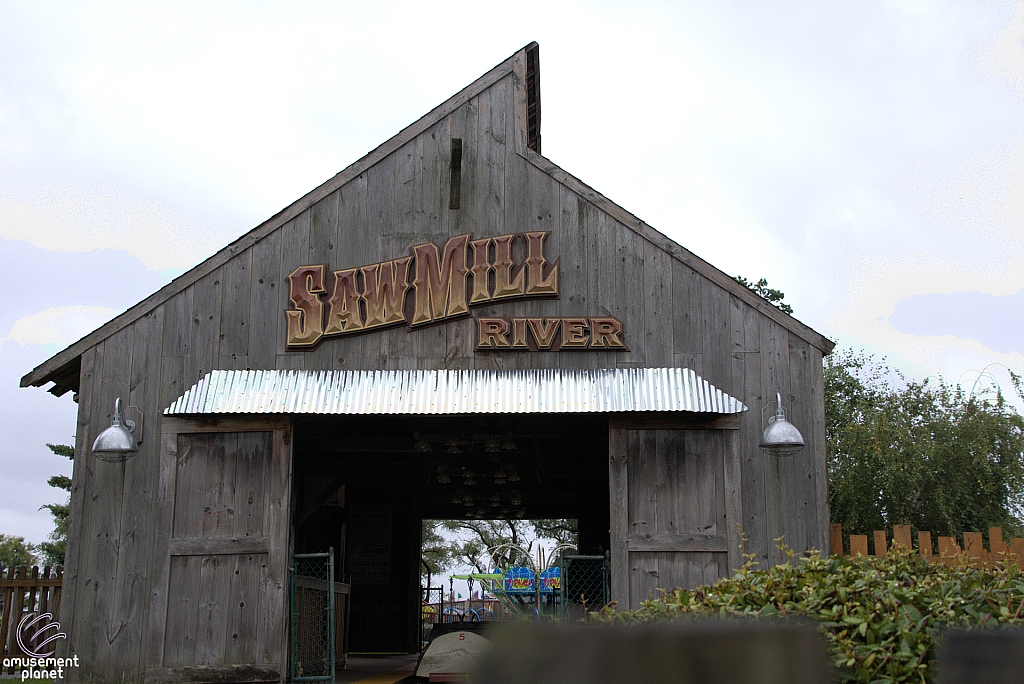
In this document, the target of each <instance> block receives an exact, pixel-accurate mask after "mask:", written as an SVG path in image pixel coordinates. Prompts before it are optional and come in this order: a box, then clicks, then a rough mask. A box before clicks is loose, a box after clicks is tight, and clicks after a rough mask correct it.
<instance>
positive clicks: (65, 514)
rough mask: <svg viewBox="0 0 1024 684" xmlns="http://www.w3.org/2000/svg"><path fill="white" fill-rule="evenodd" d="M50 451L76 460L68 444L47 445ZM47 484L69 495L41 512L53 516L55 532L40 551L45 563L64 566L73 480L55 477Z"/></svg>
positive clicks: (60, 476) (46, 506) (41, 545)
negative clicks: (60, 502) (44, 511)
mask: <svg viewBox="0 0 1024 684" xmlns="http://www.w3.org/2000/svg"><path fill="white" fill-rule="evenodd" d="M46 446H48V447H49V448H50V451H52V452H53V453H55V454H57V455H58V456H63V457H65V458H69V459H72V460H74V458H75V448H74V447H72V446H68V445H66V444H47V445H46ZM46 484H48V485H50V486H51V487H56V488H57V489H63V490H64V491H66V492H67V493H68V497H67V499H66V500H65V501H64V503H62V504H46V505H44V506H41V507H40V510H42V509H44V508H45V509H46V510H48V511H50V514H51V515H53V532H50V536H49V538H48V539H49V540H48V541H44V542H42V543H41V544H39V547H38V548H39V551H40V552H41V553H42V555H43V562H44V563H46V564H47V565H50V566H56V565H64V552H65V550H66V549H67V545H68V522H69V515H70V512H71V508H70V504H71V478H70V477H66V476H64V475H54V476H53V477H51V478H50V479H49V480H47V481H46Z"/></svg>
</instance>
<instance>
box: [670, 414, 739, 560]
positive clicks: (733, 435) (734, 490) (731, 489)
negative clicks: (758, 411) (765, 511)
mask: <svg viewBox="0 0 1024 684" xmlns="http://www.w3.org/2000/svg"><path fill="white" fill-rule="evenodd" d="M721 432H722V435H723V437H724V439H725V519H726V531H725V535H726V539H728V542H729V569H730V570H738V569H739V568H740V567H741V566H742V565H743V549H741V548H740V543H741V541H742V539H741V534H742V532H741V531H740V527H741V525H742V524H743V485H742V475H741V473H740V438H739V430H722V431H721ZM678 495H679V494H678V493H677V496H678Z"/></svg>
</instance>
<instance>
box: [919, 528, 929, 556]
mask: <svg viewBox="0 0 1024 684" xmlns="http://www.w3.org/2000/svg"><path fill="white" fill-rule="evenodd" d="M917 552H918V553H919V554H921V556H922V557H923V558H931V557H932V533H931V532H918V533H917Z"/></svg>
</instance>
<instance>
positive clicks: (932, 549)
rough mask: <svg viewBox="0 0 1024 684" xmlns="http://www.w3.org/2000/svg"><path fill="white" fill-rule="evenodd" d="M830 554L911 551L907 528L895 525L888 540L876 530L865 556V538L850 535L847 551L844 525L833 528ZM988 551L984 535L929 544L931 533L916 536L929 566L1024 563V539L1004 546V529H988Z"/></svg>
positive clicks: (865, 536)
mask: <svg viewBox="0 0 1024 684" xmlns="http://www.w3.org/2000/svg"><path fill="white" fill-rule="evenodd" d="M831 532H832V555H833V556H844V557H847V558H849V557H852V556H876V557H878V556H884V555H885V554H886V552H887V551H889V550H891V549H893V548H896V547H897V546H900V547H903V548H905V549H911V548H914V546H913V543H912V539H911V537H912V534H911V530H910V525H894V526H893V528H892V537H888V536H887V535H886V533H885V531H884V530H875V531H874V534H873V537H874V540H873V541H874V549H875V551H874V553H868V535H866V534H851V535H850V548H849V550H848V551H847V550H846V549H844V548H843V526H842V525H837V524H834V525H832V529H831ZM988 538H989V548H988V549H986V548H985V539H984V534H982V533H981V532H964V533H963V535H962V541H963V544H962V545H961V544H959V543H957V541H958V540H957V538H956V537H939V538H938V539H937V544H936V545H935V546H933V545H932V533H931V532H924V531H921V532H918V533H917V547H916V548H917V552H918V553H919V554H920V555H921V556H923V557H924V558H927V559H928V562H930V563H943V564H945V565H954V564H956V563H964V562H966V563H969V564H970V565H972V566H974V567H979V568H980V567H988V566H990V565H992V564H995V563H999V562H1002V561H1007V560H1008V561H1014V562H1017V563H1020V562H1022V561H1024V538H1020V537H1016V538H1014V539H1011V540H1010V543H1009V544H1007V543H1006V542H1005V541H1003V529H1002V528H1001V527H990V528H988Z"/></svg>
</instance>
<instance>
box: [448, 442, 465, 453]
mask: <svg viewBox="0 0 1024 684" xmlns="http://www.w3.org/2000/svg"><path fill="white" fill-rule="evenodd" d="M448 453H449V454H461V453H462V449H460V448H459V445H458V444H449V445H448Z"/></svg>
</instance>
